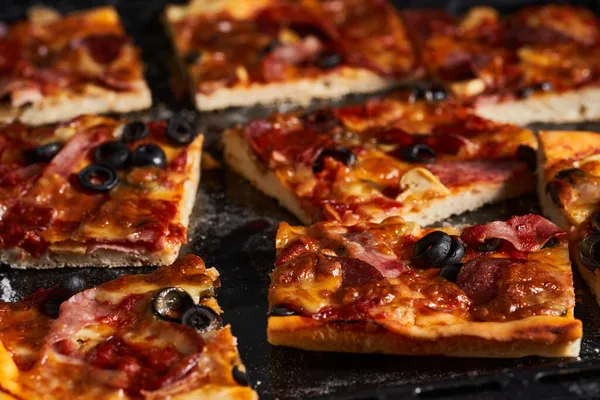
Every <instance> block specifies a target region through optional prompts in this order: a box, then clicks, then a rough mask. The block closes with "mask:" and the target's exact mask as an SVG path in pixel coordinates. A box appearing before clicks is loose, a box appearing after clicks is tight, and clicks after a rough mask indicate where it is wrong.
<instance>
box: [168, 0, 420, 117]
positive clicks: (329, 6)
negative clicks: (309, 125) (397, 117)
mask: <svg viewBox="0 0 600 400" xmlns="http://www.w3.org/2000/svg"><path fill="white" fill-rule="evenodd" d="M165 20H166V21H165V24H166V27H167V31H168V34H169V36H170V37H171V39H172V42H173V45H174V48H175V51H176V52H177V56H178V58H179V61H180V65H181V68H182V72H183V74H184V75H185V76H186V77H187V80H188V81H189V86H190V87H191V93H192V94H193V96H194V99H195V104H196V107H197V108H198V109H199V110H214V109H222V108H227V107H236V106H249V105H253V104H265V103H279V102H285V101H292V102H294V103H297V104H307V103H308V102H310V101H311V100H312V99H315V98H335V97H341V96H344V95H346V94H351V93H363V92H374V91H377V90H381V89H385V88H389V87H391V86H393V85H397V84H398V83H399V82H400V81H402V80H405V79H408V78H409V77H414V76H417V75H419V69H418V68H417V66H416V64H415V57H414V54H413V51H412V46H411V44H410V42H409V40H408V38H407V37H406V33H405V31H404V27H403V26H402V23H401V21H400V19H399V18H398V15H397V11H396V10H395V9H394V8H393V6H392V5H391V4H389V2H388V1H387V0H384V1H377V2H372V1H365V0H345V1H340V0H325V1H314V0H302V1H298V2H289V1H284V0H257V1H252V2H248V1H244V0H217V1H206V0H191V1H190V3H189V4H188V5H171V6H168V7H167V9H166V12H165Z"/></svg>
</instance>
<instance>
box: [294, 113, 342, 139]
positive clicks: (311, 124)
mask: <svg viewBox="0 0 600 400" xmlns="http://www.w3.org/2000/svg"><path fill="white" fill-rule="evenodd" d="M300 118H301V119H302V121H303V122H304V125H305V126H306V127H307V128H308V129H310V130H312V131H314V132H317V133H328V132H330V131H331V130H333V129H334V128H335V127H336V126H338V125H339V124H340V121H339V119H338V118H337V116H336V115H335V113H334V112H333V110H331V109H330V108H322V109H320V110H317V111H312V112H308V113H305V114H303V115H301V116H300Z"/></svg>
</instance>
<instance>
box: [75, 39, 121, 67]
mask: <svg viewBox="0 0 600 400" xmlns="http://www.w3.org/2000/svg"><path fill="white" fill-rule="evenodd" d="M126 43H127V38H126V37H125V36H122V35H116V34H96V35H92V36H87V37H86V38H84V39H83V40H80V41H77V42H75V43H73V44H72V47H73V48H77V46H80V45H81V46H85V47H87V48H88V49H89V51H90V55H91V56H92V58H93V59H94V61H96V62H97V63H99V64H111V63H113V62H114V61H115V60H116V59H117V58H118V57H119V55H120V54H121V50H122V48H123V46H124V45H125V44H126Z"/></svg>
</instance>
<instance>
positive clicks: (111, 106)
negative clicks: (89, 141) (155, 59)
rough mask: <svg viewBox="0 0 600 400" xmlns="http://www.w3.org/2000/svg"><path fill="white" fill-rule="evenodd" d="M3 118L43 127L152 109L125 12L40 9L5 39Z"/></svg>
mask: <svg viewBox="0 0 600 400" xmlns="http://www.w3.org/2000/svg"><path fill="white" fill-rule="evenodd" d="M0 48H1V49H2V51H3V53H4V54H5V55H7V54H8V55H9V56H6V57H4V59H3V61H2V64H0V77H1V78H2V85H1V86H0V94H1V97H2V98H3V99H4V101H3V102H2V104H0V121H5V122H6V121H13V120H17V121H21V122H23V123H26V124H29V125H42V124H46V123H54V122H59V121H66V120H70V119H72V118H75V117H77V116H79V115H83V114H100V113H109V112H110V113H125V112H130V111H137V110H143V109H146V108H148V107H150V105H151V103H152V97H151V94H150V89H149V88H148V85H147V84H146V82H145V80H144V66H143V64H142V60H141V57H140V55H139V50H138V49H137V47H136V46H135V45H134V44H133V43H132V41H131V39H130V38H129V37H128V36H127V33H126V32H125V30H124V27H123V25H122V23H121V20H120V17H119V15H118V13H117V11H116V10H115V9H114V8H113V7H109V6H106V7H99V8H95V9H90V10H85V11H78V12H74V13H72V14H67V15H61V14H60V13H59V12H57V11H56V10H54V9H51V8H46V7H39V6H38V7H33V8H31V9H29V12H28V19H27V20H23V21H19V22H16V23H14V24H12V25H10V26H8V27H7V29H6V32H3V33H2V35H0Z"/></svg>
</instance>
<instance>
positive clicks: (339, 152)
mask: <svg viewBox="0 0 600 400" xmlns="http://www.w3.org/2000/svg"><path fill="white" fill-rule="evenodd" d="M327 157H329V158H333V159H334V160H337V161H339V162H341V163H342V164H344V165H345V166H347V167H350V166H352V165H354V164H355V163H356V155H355V154H354V153H353V152H352V151H350V150H348V149H347V148H345V147H336V148H333V149H323V150H321V152H320V153H319V155H318V156H317V158H316V160H315V161H314V163H313V172H314V173H315V174H317V173H319V172H321V171H323V168H324V167H325V159H326V158H327Z"/></svg>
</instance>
